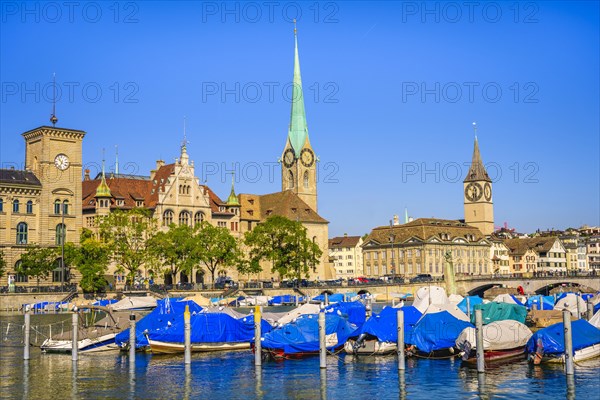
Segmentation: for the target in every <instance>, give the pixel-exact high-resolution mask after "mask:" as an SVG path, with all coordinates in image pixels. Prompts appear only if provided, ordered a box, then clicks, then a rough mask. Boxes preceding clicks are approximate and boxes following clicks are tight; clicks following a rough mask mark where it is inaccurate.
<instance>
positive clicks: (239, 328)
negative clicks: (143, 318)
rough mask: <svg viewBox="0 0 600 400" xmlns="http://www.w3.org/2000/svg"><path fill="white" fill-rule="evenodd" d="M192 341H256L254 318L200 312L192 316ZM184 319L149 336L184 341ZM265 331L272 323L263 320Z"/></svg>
mask: <svg viewBox="0 0 600 400" xmlns="http://www.w3.org/2000/svg"><path fill="white" fill-rule="evenodd" d="M190 324H191V329H192V332H191V339H192V340H191V341H192V343H243V342H249V343H250V342H254V319H253V317H252V316H247V317H243V318H240V319H235V318H233V317H232V316H230V315H228V314H225V313H199V314H195V315H192V316H191V319H190ZM184 328H185V326H184V321H183V318H179V319H178V320H177V322H175V323H174V324H172V325H171V326H169V327H165V328H162V329H159V330H155V331H150V332H148V338H150V339H151V340H158V341H161V342H169V343H183V342H184ZM261 328H262V331H263V332H269V331H270V330H271V325H270V324H269V323H268V322H266V321H265V320H262V324H261Z"/></svg>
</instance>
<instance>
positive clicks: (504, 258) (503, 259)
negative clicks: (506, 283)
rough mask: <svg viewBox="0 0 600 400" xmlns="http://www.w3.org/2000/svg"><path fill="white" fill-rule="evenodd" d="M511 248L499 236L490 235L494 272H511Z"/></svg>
mask: <svg viewBox="0 0 600 400" xmlns="http://www.w3.org/2000/svg"><path fill="white" fill-rule="evenodd" d="M509 253H510V249H509V248H508V247H507V246H506V244H505V243H504V242H503V241H502V240H501V239H500V238H497V237H494V236H492V237H490V260H491V262H492V272H493V273H494V274H509V273H511V264H510V256H509Z"/></svg>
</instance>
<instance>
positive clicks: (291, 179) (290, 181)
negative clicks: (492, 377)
mask: <svg viewBox="0 0 600 400" xmlns="http://www.w3.org/2000/svg"><path fill="white" fill-rule="evenodd" d="M288 172H289V175H288V189H293V188H294V174H293V173H292V171H288Z"/></svg>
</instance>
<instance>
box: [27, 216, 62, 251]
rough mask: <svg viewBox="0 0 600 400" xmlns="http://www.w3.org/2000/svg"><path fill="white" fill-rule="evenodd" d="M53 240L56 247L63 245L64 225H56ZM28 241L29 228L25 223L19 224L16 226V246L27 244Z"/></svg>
mask: <svg viewBox="0 0 600 400" xmlns="http://www.w3.org/2000/svg"><path fill="white" fill-rule="evenodd" d="M55 233H56V235H55V239H54V242H55V244H56V245H57V246H60V245H62V244H63V243H64V241H65V240H66V237H67V229H66V226H65V225H64V224H58V225H56V228H55ZM28 241H29V226H28V225H27V223H25V222H19V223H18V224H17V242H16V243H17V244H27V243H28Z"/></svg>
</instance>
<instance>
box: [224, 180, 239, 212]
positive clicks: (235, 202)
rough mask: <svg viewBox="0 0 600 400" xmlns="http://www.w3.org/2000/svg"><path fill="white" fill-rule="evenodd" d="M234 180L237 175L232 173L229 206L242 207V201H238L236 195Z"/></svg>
mask: <svg viewBox="0 0 600 400" xmlns="http://www.w3.org/2000/svg"><path fill="white" fill-rule="evenodd" d="M234 180H235V174H234V173H232V174H231V192H230V193H229V197H228V198H227V205H228V206H239V205H240V201H239V200H238V197H237V196H236V195H235V188H234V187H233V183H234Z"/></svg>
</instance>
